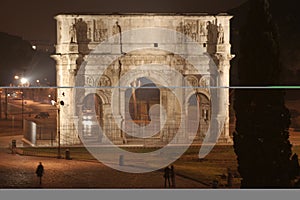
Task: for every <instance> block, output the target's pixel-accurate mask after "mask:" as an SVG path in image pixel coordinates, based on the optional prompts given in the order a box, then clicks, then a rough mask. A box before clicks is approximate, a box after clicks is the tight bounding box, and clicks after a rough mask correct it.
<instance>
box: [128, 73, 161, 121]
mask: <svg viewBox="0 0 300 200" xmlns="http://www.w3.org/2000/svg"><path fill="white" fill-rule="evenodd" d="M130 87H131V88H128V89H127V90H126V92H125V105H129V106H125V122H128V121H133V122H134V123H135V124H137V125H139V126H146V125H148V124H149V123H150V122H151V121H152V120H156V119H158V120H159V117H160V113H154V115H153V113H152V116H151V117H152V118H151V117H150V108H151V107H152V106H154V105H156V104H160V103H161V102H160V90H159V89H158V88H157V86H156V85H155V84H154V83H153V82H152V81H151V80H150V79H148V78H146V77H142V78H138V79H136V80H134V81H133V82H131V83H130ZM158 124H159V123H158Z"/></svg>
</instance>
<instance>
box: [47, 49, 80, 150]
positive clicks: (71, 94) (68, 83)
mask: <svg viewBox="0 0 300 200" xmlns="http://www.w3.org/2000/svg"><path fill="white" fill-rule="evenodd" d="M73 45H75V44H73ZM52 57H53V58H54V59H55V60H56V62H57V67H56V68H57V86H58V89H57V103H60V102H63V105H62V104H60V107H59V109H60V117H59V119H60V123H59V124H60V127H59V128H60V141H61V145H72V144H78V143H80V140H79V137H78V131H77V128H78V127H77V123H78V117H77V116H76V105H75V88H74V86H75V78H76V73H77V68H78V66H77V59H78V58H79V57H80V55H79V54H78V53H73V54H57V55H53V56H52Z"/></svg>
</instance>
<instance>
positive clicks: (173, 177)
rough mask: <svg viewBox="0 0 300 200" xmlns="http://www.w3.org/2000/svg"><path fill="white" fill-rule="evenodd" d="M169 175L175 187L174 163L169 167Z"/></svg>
mask: <svg viewBox="0 0 300 200" xmlns="http://www.w3.org/2000/svg"><path fill="white" fill-rule="evenodd" d="M170 177H171V183H172V187H173V188H174V187H176V185H175V171H174V165H171V169H170Z"/></svg>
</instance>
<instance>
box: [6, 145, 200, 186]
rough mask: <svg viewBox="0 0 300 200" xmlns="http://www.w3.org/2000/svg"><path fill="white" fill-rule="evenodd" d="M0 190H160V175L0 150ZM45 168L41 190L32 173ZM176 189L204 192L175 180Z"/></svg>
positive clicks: (179, 179)
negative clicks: (14, 153) (40, 163)
mask: <svg viewBox="0 0 300 200" xmlns="http://www.w3.org/2000/svg"><path fill="white" fill-rule="evenodd" d="M0 157H1V159H0V180H1V181H0V188H40V187H42V188H163V187H164V178H163V173H162V172H151V173H146V174H130V173H124V172H119V171H116V170H113V169H111V168H108V167H106V166H105V165H103V164H101V163H99V162H85V161H74V160H63V159H55V158H39V157H27V156H20V155H13V154H9V153H8V150H7V149H4V148H1V149H0ZM39 162H42V163H43V165H44V167H45V175H44V177H43V183H42V186H40V185H39V182H38V178H37V177H36V175H35V169H36V167H37V165H38V163H39ZM176 186H177V188H205V186H204V185H202V184H200V183H198V182H195V181H192V180H189V179H185V178H182V177H176Z"/></svg>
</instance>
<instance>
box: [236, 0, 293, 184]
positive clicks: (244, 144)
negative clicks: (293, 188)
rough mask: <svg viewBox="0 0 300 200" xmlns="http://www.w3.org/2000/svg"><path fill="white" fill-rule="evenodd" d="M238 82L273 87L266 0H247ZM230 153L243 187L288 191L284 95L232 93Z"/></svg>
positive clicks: (276, 74) (275, 72) (276, 73)
mask: <svg viewBox="0 0 300 200" xmlns="http://www.w3.org/2000/svg"><path fill="white" fill-rule="evenodd" d="M240 36H241V41H240V58H239V65H238V76H239V82H240V85H242V86H270V85H278V84H279V80H280V72H281V68H282V67H281V64H280V61H279V58H280V52H279V45H278V31H277V28H276V26H275V25H274V23H273V21H272V16H271V14H270V13H269V1H267V0H250V10H249V15H248V18H247V20H246V24H245V26H243V28H242V29H241V30H240ZM234 109H235V111H236V119H237V120H236V131H235V133H234V149H235V153H236V154H237V157H238V164H239V167H238V170H239V173H240V175H241V177H242V179H243V180H242V184H241V187H242V188H278V187H290V183H291V179H293V178H294V176H295V174H296V173H295V172H292V171H295V169H292V162H291V159H290V158H291V154H292V151H291V144H290V142H289V132H288V128H289V125H290V113H289V110H288V109H287V108H286V107H285V103H284V91H282V90H277V89H252V90H245V89H244V90H236V91H235V102H234Z"/></svg>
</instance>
